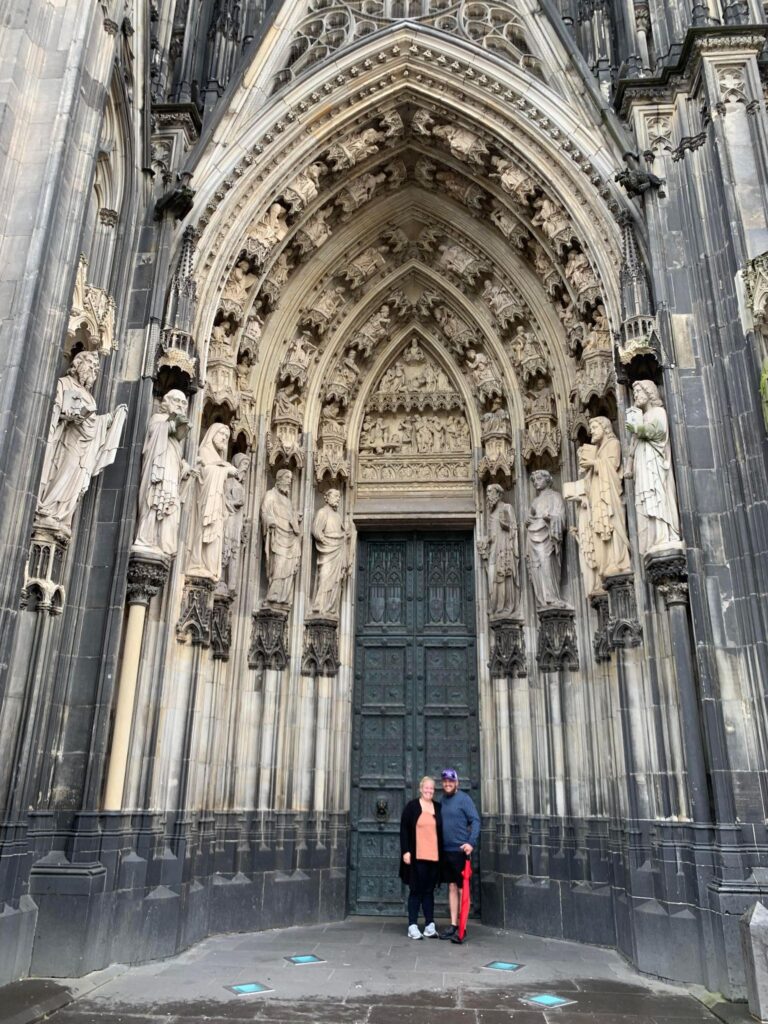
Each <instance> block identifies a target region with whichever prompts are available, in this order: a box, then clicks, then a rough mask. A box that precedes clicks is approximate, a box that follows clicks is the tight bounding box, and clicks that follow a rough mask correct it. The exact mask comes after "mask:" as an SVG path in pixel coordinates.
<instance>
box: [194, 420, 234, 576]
mask: <svg viewBox="0 0 768 1024" xmlns="http://www.w3.org/2000/svg"><path fill="white" fill-rule="evenodd" d="M229 437H230V429H229V427H228V426H227V425H226V423H214V424H213V425H212V426H210V427H209V428H208V430H207V431H206V433H205V437H204V438H203V440H202V443H201V445H200V448H199V450H198V453H197V465H196V466H195V487H194V506H193V508H192V516H191V522H190V538H191V542H190V545H189V558H188V561H187V567H186V569H185V572H186V574H187V576H202V577H205V578H206V579H211V580H216V581H218V580H220V579H221V559H222V555H223V552H224V523H225V522H226V518H227V508H226V504H225V502H224V491H225V488H226V484H227V480H228V478H229V477H230V476H234V475H235V473H236V472H237V470H236V469H235V467H234V466H233V465H231V464H230V463H229V462H227V448H228V446H229Z"/></svg>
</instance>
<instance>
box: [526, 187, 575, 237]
mask: <svg viewBox="0 0 768 1024" xmlns="http://www.w3.org/2000/svg"><path fill="white" fill-rule="evenodd" d="M534 205H535V206H536V213H535V214H534V215H533V217H531V224H533V225H534V227H539V228H541V230H542V232H543V234H545V235H546V237H547V238H548V239H549V240H550V241H554V240H555V239H556V238H558V236H560V235H562V234H563V233H564V232H567V231H569V230H570V223H569V221H568V215H567V214H566V212H565V210H564V209H563V208H562V206H560V205H559V204H558V203H556V202H554V200H552V199H550V198H549V197H548V196H543V197H542V198H541V199H537V200H536V202H535V203H534Z"/></svg>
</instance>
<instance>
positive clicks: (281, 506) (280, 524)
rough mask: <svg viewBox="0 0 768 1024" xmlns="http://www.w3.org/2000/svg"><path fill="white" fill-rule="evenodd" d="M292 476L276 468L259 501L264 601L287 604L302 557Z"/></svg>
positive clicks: (291, 595)
mask: <svg viewBox="0 0 768 1024" xmlns="http://www.w3.org/2000/svg"><path fill="white" fill-rule="evenodd" d="M292 481H293V476H292V474H291V471H290V469H281V470H278V473H277V475H276V477H275V486H274V487H273V488H272V489H271V490H269V491H267V493H266V494H265V495H264V500H263V501H262V503H261V528H262V530H263V532H264V554H265V557H266V570H267V579H268V581H269V586H268V589H267V596H266V598H265V599H264V600H265V603H266V604H272V605H278V606H283V607H285V606H287V605H289V604H290V603H291V599H292V598H293V585H294V580H295V578H296V573H297V572H298V571H299V563H300V561H301V519H302V514H301V512H298V511H297V510H296V509H295V508H294V507H293V503H292V501H291V484H292Z"/></svg>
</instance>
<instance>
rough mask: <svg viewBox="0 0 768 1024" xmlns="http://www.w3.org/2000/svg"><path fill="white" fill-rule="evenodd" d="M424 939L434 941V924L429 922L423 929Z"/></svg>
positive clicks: (435, 933) (435, 934)
mask: <svg viewBox="0 0 768 1024" xmlns="http://www.w3.org/2000/svg"><path fill="white" fill-rule="evenodd" d="M424 938H425V939H436V938H438V934H437V928H435V922H434V921H430V922H429V924H428V925H427V927H426V928H425V929H424Z"/></svg>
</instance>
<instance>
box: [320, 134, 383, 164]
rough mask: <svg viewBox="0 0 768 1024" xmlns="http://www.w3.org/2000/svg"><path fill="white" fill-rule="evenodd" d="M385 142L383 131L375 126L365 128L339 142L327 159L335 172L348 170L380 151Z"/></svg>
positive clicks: (329, 151) (331, 149)
mask: <svg viewBox="0 0 768 1024" xmlns="http://www.w3.org/2000/svg"><path fill="white" fill-rule="evenodd" d="M382 142H384V134H383V132H379V131H376V129H375V128H365V129H364V130H363V131H361V132H358V134H357V135H352V136H351V137H350V138H348V139H344V141H343V142H337V143H335V144H334V145H333V146H331V148H330V149H329V150H328V156H327V160H328V162H329V164H330V166H331V170H332V171H333V173H334V174H338V173H339V172H340V171H348V170H349V169H350V168H351V167H354V166H355V164H359V163H360V161H361V160H365V159H366V157H369V156H373V154H374V153H378V151H379V147H380V146H381V144H382Z"/></svg>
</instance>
